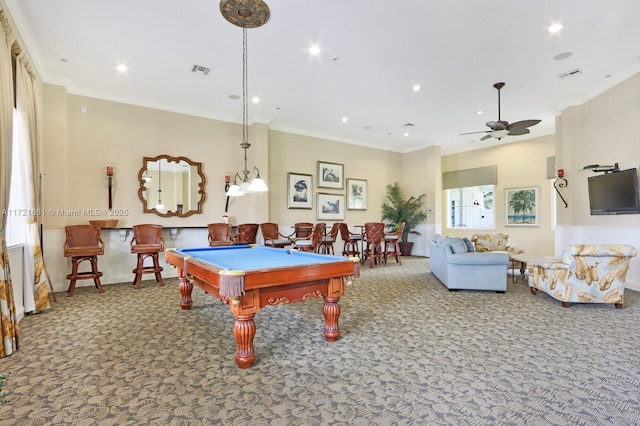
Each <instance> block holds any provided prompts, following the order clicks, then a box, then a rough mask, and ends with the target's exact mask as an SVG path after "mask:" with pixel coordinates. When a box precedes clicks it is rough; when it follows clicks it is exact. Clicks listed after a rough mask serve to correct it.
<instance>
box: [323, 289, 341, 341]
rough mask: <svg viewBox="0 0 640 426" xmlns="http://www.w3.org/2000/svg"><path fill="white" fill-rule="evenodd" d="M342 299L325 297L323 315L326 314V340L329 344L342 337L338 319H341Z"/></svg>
mask: <svg viewBox="0 0 640 426" xmlns="http://www.w3.org/2000/svg"><path fill="white" fill-rule="evenodd" d="M339 302H340V298H339V297H325V298H324V306H323V307H322V313H323V314H324V338H325V339H326V340H327V342H335V341H336V340H338V338H339V337H340V328H339V327H338V319H339V318H340V303H339Z"/></svg>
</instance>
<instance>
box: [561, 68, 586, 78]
mask: <svg viewBox="0 0 640 426" xmlns="http://www.w3.org/2000/svg"><path fill="white" fill-rule="evenodd" d="M580 74H582V71H581V70H580V68H575V69H572V70H569V71H565V72H563V73H560V74H558V77H560V78H561V79H563V80H564V79H565V78H569V77H575V76H576V75H580Z"/></svg>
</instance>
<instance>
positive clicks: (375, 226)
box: [362, 222, 386, 268]
mask: <svg viewBox="0 0 640 426" xmlns="http://www.w3.org/2000/svg"><path fill="white" fill-rule="evenodd" d="M364 241H365V244H366V246H365V249H364V255H363V259H362V263H364V262H366V260H367V259H369V262H370V264H369V267H370V268H373V266H374V264H378V263H383V264H384V263H385V262H386V257H385V255H384V251H383V250H382V249H383V247H382V242H383V241H384V223H382V222H367V223H365V224H364Z"/></svg>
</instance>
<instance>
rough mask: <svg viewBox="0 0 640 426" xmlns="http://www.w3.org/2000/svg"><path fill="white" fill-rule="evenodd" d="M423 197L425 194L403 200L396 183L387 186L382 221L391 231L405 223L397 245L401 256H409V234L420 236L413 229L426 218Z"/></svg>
mask: <svg viewBox="0 0 640 426" xmlns="http://www.w3.org/2000/svg"><path fill="white" fill-rule="evenodd" d="M425 197H426V194H421V195H419V196H418V197H414V196H410V197H409V198H405V196H404V193H403V192H402V189H401V188H400V185H398V182H395V183H393V184H389V185H387V197H386V199H385V201H383V202H382V207H381V213H382V220H383V221H388V222H389V223H388V224H387V226H389V227H391V228H392V229H393V230H398V227H399V226H400V224H401V223H402V222H404V223H405V225H404V231H403V232H402V236H401V237H400V243H399V245H400V253H401V254H402V255H403V256H408V255H410V254H411V248H412V247H413V242H409V241H408V239H409V234H414V235H421V234H420V232H418V231H416V230H415V228H416V226H417V225H418V223H420V222H422V221H423V220H425V219H426V218H427V215H426V214H425V213H424V211H422V204H423V203H424V198H425Z"/></svg>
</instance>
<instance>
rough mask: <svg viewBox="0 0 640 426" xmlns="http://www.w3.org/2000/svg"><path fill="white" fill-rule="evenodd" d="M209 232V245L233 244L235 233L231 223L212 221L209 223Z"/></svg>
mask: <svg viewBox="0 0 640 426" xmlns="http://www.w3.org/2000/svg"><path fill="white" fill-rule="evenodd" d="M207 230H208V232H209V236H208V239H209V246H210V247H216V246H230V245H231V244H233V239H232V237H233V235H232V232H231V225H229V224H228V223H221V222H218V223H210V224H208V225H207Z"/></svg>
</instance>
